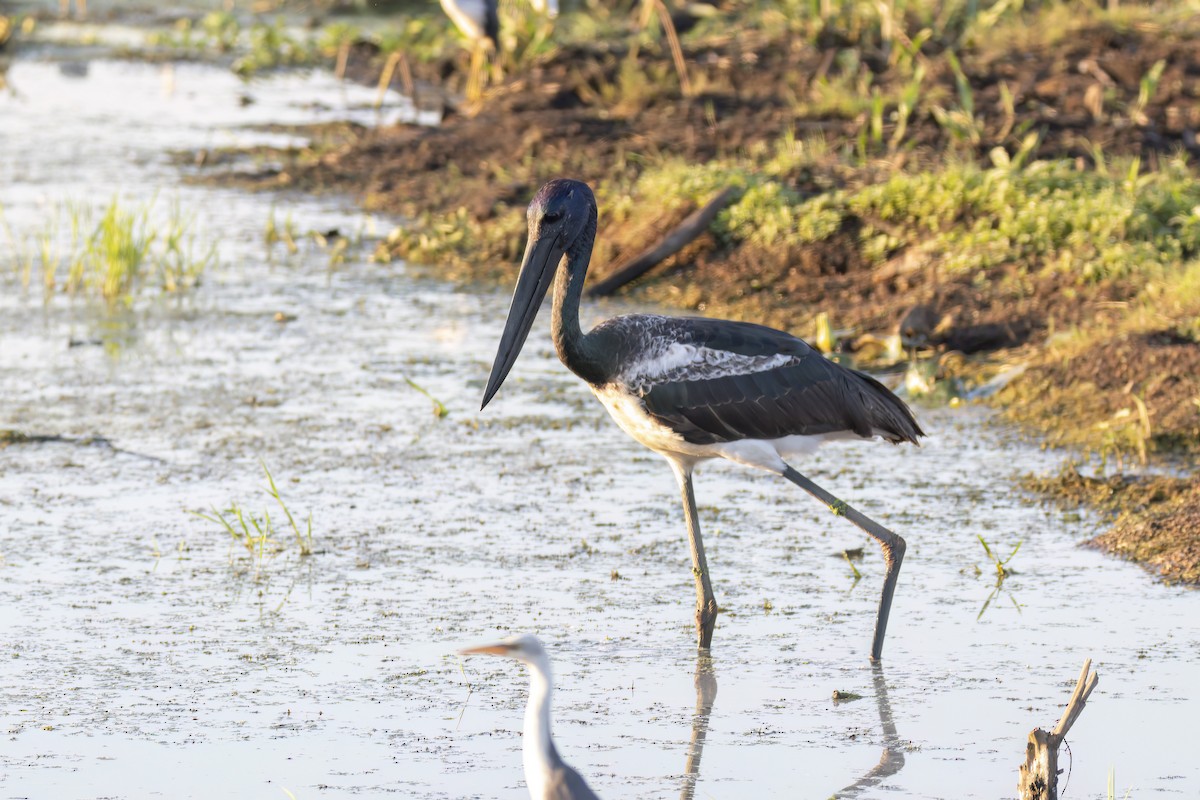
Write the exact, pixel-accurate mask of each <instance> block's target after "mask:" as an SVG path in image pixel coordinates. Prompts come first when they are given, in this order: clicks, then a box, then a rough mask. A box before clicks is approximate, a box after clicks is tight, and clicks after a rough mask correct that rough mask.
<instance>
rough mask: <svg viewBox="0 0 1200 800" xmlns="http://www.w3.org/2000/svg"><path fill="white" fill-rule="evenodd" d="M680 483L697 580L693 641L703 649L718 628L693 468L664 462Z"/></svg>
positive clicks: (715, 602) (694, 572)
mask: <svg viewBox="0 0 1200 800" xmlns="http://www.w3.org/2000/svg"><path fill="white" fill-rule="evenodd" d="M667 460H668V461H669V462H670V464H671V469H673V470H674V471H675V477H676V478H677V479H678V480H679V492H680V494H681V495H682V496H683V516H684V517H685V518H686V519H687V526H688V545H689V546H690V547H691V550H692V576H693V577H694V578H695V579H696V639H697V644H698V645H699V647H700V648H702V649H707V648H708V647H709V645H711V644H712V635H713V628H714V627H716V624H717V599H716V598H715V597H714V596H713V590H712V582H711V581H709V579H708V560H707V559H706V558H705V557H704V541H703V540H702V539H701V538H700V519H699V517H698V516H697V514H696V493H695V492H694V491H693V490H692V466H693V465H692V464H690V463H681V462H679V461H676V460H675V459H673V458H670V459H667Z"/></svg>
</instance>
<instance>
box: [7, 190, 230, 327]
mask: <svg viewBox="0 0 1200 800" xmlns="http://www.w3.org/2000/svg"><path fill="white" fill-rule="evenodd" d="M155 208H156V202H155V201H151V202H148V203H136V202H129V201H126V200H122V199H121V198H120V197H113V198H112V200H110V201H109V202H108V204H107V205H104V206H101V207H94V206H90V205H87V204H85V203H82V202H66V203H62V204H59V205H56V206H52V207H51V208H50V209H49V211H48V213H47V214H46V216H45V217H44V220H43V223H42V225H41V227H40V229H36V230H33V231H22V232H17V231H15V230H14V228H13V226H12V225H10V224H9V222H8V221H7V220H6V219H5V218H4V214H3V207H0V233H3V235H4V237H5V239H6V242H7V245H8V247H7V254H8V257H7V259H5V261H7V264H4V266H6V267H7V270H6V271H7V272H8V274H9V275H10V276H11V277H12V278H14V279H15V280H16V281H18V282H19V283H20V285H21V287H22V288H23V289H24V290H26V291H29V290H31V289H32V288H33V287H34V286H37V287H40V289H41V295H42V299H43V301H45V302H50V301H51V300H52V299H53V298H54V297H55V296H56V295H59V294H65V295H69V296H72V297H79V298H85V299H91V300H96V301H99V302H101V303H103V304H104V305H106V306H108V307H109V308H114V307H117V306H126V307H127V306H130V305H132V304H133V302H134V301H135V299H136V298H137V297H138V296H139V295H141V294H142V293H144V292H147V291H155V292H158V293H160V294H166V295H171V294H173V295H178V294H183V293H186V292H189V291H191V290H193V289H194V288H195V287H196V286H197V285H199V283H200V281H201V279H202V277H203V275H204V272H205V271H206V270H207V269H208V268H210V267H211V266H213V265H214V264H216V263H217V258H218V255H217V248H216V243H215V242H207V243H205V242H204V241H203V240H202V235H201V233H200V232H199V231H198V230H197V226H196V220H195V217H194V215H191V214H189V213H187V212H185V211H184V210H183V209H182V208H181V207H180V205H179V203H178V202H174V203H170V204H169V205H168V207H167V208H166V210H165V211H164V212H157V211H156V210H155ZM2 263H3V262H0V264H2Z"/></svg>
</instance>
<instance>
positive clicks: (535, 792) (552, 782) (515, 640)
mask: <svg viewBox="0 0 1200 800" xmlns="http://www.w3.org/2000/svg"><path fill="white" fill-rule="evenodd" d="M461 652H462V654H463V655H476V654H484V655H493V656H507V657H508V658H515V659H516V660H518V661H521V662H523V663H524V664H525V665H526V666H528V667H529V702H528V703H527V704H526V705H525V730H524V733H523V735H522V737H521V760H522V761H523V762H524V765H525V785H526V786H527V787H528V788H529V796H530V797H531V798H533V800H600V798H599V796H598V795H597V794H596V793H595V792H593V791H592V790H591V787H589V786H588V785H587V781H585V780H584V779H583V778H582V777H580V775H579V773H578V772H576V771H575V770H573V769H571V767H570V765H569V764H567V762H565V761H563V760H562V756H560V755H559V754H558V749H557V748H555V746H554V739H553V738H552V737H551V736H550V692H551V691H552V689H553V683H552V681H551V678H550V657H549V656H547V655H546V650H545V649H544V648H543V647H542V643H541V642H539V641H538V639H537V637H536V636H530V635H528V634H525V635H523V636H510V637H509V638H507V639H504V640H503V641H500V642H497V643H496V644H489V645H484V646H483V647H471V648H468V649H466V650H463V651H461Z"/></svg>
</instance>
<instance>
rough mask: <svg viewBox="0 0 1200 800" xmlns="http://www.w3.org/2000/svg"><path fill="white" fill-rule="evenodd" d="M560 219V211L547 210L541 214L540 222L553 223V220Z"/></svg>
mask: <svg viewBox="0 0 1200 800" xmlns="http://www.w3.org/2000/svg"><path fill="white" fill-rule="evenodd" d="M560 219H562V212H561V211H547V212H546V213H545V214H543V215H542V222H551V223H554V222H558V221H559V220H560Z"/></svg>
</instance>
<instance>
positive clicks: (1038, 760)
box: [1017, 658, 1100, 800]
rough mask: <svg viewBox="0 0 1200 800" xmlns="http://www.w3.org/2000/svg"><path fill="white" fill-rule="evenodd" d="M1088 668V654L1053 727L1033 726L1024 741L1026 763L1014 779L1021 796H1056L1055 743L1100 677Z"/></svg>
mask: <svg viewBox="0 0 1200 800" xmlns="http://www.w3.org/2000/svg"><path fill="white" fill-rule="evenodd" d="M1091 669H1092V660H1091V659H1090V658H1089V659H1087V660H1086V661H1084V662H1083V671H1082V672H1080V673H1079V680H1077V681H1076V682H1075V691H1074V692H1072V693H1071V699H1070V701H1069V702H1068V703H1067V708H1066V710H1065V711H1063V715H1062V718H1061V719H1059V721H1058V724H1057V725H1055V726H1054V730H1052V731H1050V732H1049V733H1046V731H1044V730H1042V729H1041V728H1034V729H1033V730H1032V731H1031V732H1030V734H1029V742H1028V743H1027V744H1026V745H1025V763H1024V764H1022V765H1021V771H1020V778H1019V779H1018V780H1017V796H1018V797H1019V798H1020V800H1058V772H1059V770H1058V746H1059V745H1060V744H1062V741H1063V739H1064V738H1066V735H1067V731H1069V730H1071V726H1072V725H1074V724H1075V720H1076V719H1078V718H1079V715H1080V713H1082V711H1083V707H1084V705H1085V704H1086V703H1087V700H1088V697H1089V696H1091V694H1092V690H1093V689H1095V688H1096V683H1097V682H1098V681H1099V680H1100V678H1099V676H1098V675H1096V673H1094V672H1091Z"/></svg>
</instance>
